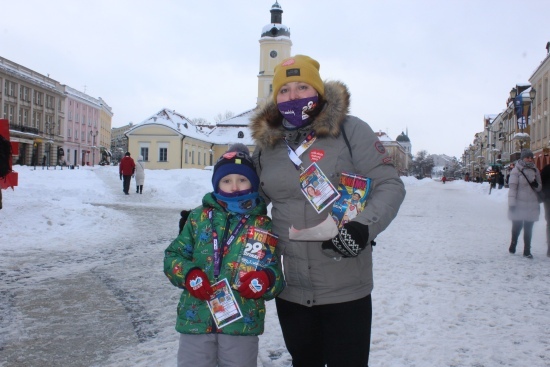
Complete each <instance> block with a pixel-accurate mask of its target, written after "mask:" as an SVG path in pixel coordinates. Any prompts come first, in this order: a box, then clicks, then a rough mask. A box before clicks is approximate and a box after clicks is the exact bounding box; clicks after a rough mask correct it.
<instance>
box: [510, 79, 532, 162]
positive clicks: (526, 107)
mask: <svg viewBox="0 0 550 367" xmlns="http://www.w3.org/2000/svg"><path fill="white" fill-rule="evenodd" d="M525 89H527V87H524V88H523V89H522V90H520V87H519V86H517V85H516V88H512V90H511V91H510V99H512V100H513V101H514V112H515V114H516V119H517V123H518V127H519V128H520V130H521V136H520V137H518V138H517V139H518V140H519V144H520V152H521V150H522V149H523V143H524V141H529V140H530V137H529V136H525V135H524V133H523V129H524V128H526V127H527V125H529V115H530V114H531V106H532V104H533V101H534V100H535V97H536V95H537V91H536V90H535V88H533V87H531V90H530V91H529V101H528V102H526V101H523V98H522V93H521V92H523V91H524V90H525Z"/></svg>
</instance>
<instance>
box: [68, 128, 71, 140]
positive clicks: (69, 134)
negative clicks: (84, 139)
mask: <svg viewBox="0 0 550 367" xmlns="http://www.w3.org/2000/svg"><path fill="white" fill-rule="evenodd" d="M70 137H71V129H67V138H70Z"/></svg>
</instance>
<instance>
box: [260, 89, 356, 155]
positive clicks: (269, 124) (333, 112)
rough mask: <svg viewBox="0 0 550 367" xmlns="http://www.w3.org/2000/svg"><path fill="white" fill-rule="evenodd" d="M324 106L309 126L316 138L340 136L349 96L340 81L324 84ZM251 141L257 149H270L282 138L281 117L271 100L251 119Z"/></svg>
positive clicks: (347, 108)
mask: <svg viewBox="0 0 550 367" xmlns="http://www.w3.org/2000/svg"><path fill="white" fill-rule="evenodd" d="M324 86H325V104H324V106H323V109H322V111H321V112H320V113H319V115H317V117H315V120H313V122H312V123H311V125H309V126H310V127H311V128H312V129H314V130H315V133H316V136H317V137H324V136H333V137H337V136H339V135H340V127H341V125H342V124H343V122H344V120H345V119H346V116H347V115H348V113H349V105H350V98H351V96H350V93H349V91H348V87H347V86H346V85H345V84H344V83H342V82H340V81H328V82H324ZM250 130H251V132H252V138H253V139H254V140H255V141H256V144H257V145H258V146H259V147H260V148H266V147H273V146H274V145H275V144H277V143H278V142H280V141H281V139H282V138H283V137H284V136H285V132H286V130H285V129H284V128H283V126H282V116H281V113H280V112H279V109H278V108H277V104H276V103H275V102H274V101H273V100H272V99H271V98H270V99H269V100H268V102H267V103H266V104H265V105H264V106H262V107H260V108H259V109H258V111H257V112H256V113H255V114H254V116H253V117H252V118H251V122H250Z"/></svg>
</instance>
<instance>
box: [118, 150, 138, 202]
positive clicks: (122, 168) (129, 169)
mask: <svg viewBox="0 0 550 367" xmlns="http://www.w3.org/2000/svg"><path fill="white" fill-rule="evenodd" d="M135 171H136V163H135V162H134V160H133V159H132V157H130V152H126V154H124V158H122V159H121V160H120V163H119V165H118V173H119V175H120V179H121V180H123V181H122V191H124V193H125V194H126V195H130V193H129V192H130V181H131V180H132V176H133V174H134V172H135Z"/></svg>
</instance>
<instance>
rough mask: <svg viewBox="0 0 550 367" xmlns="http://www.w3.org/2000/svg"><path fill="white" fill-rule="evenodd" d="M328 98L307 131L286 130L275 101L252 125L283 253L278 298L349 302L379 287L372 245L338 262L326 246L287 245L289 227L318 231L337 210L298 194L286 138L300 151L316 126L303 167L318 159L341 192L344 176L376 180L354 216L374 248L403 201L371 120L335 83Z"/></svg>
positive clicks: (256, 158)
mask: <svg viewBox="0 0 550 367" xmlns="http://www.w3.org/2000/svg"><path fill="white" fill-rule="evenodd" d="M324 98H325V101H326V103H325V105H324V107H323V109H322V111H321V112H320V113H319V115H317V116H316V118H315V120H314V121H313V122H312V123H311V124H310V125H308V126H307V127H306V128H304V129H300V130H295V131H287V130H285V129H284V128H283V127H282V118H281V116H280V113H279V111H278V109H277V105H276V104H275V102H274V101H272V100H270V101H269V102H268V103H267V104H266V105H265V106H264V107H262V108H261V109H260V110H258V111H257V112H256V114H255V116H254V117H253V118H252V120H251V125H250V127H251V130H252V136H253V138H254V139H255V142H256V145H257V147H256V150H255V151H254V154H253V159H254V161H255V163H256V167H257V171H258V175H259V177H260V193H261V194H262V195H263V196H264V198H265V199H266V201H267V202H268V203H269V202H271V203H272V204H273V206H272V210H271V215H272V224H273V231H274V232H275V233H277V234H278V235H279V242H278V245H277V251H278V255H279V257H280V258H281V263H282V266H283V269H284V275H285V280H286V284H287V285H286V288H285V289H284V290H283V292H282V293H281V294H280V295H279V297H280V298H282V299H284V300H287V301H290V302H294V303H298V304H301V305H304V306H315V305H323V304H331V303H340V302H348V301H353V300H357V299H360V298H363V297H365V296H367V295H369V294H370V293H371V291H372V288H373V274H372V248H371V246H370V245H368V246H367V247H366V248H365V249H364V250H363V251H362V252H361V253H360V255H359V256H357V257H354V258H340V257H338V258H333V257H329V256H327V255H326V254H325V253H323V251H322V249H321V244H322V241H291V240H289V228H290V227H291V226H294V228H296V229H299V230H300V229H304V228H311V227H315V226H316V225H318V224H320V223H321V222H323V221H324V220H326V219H327V216H328V215H329V214H330V212H331V209H332V206H330V207H328V208H326V209H325V210H324V211H322V212H321V213H320V214H318V213H317V212H316V211H315V209H314V208H313V207H312V205H311V204H310V203H309V202H308V201H307V200H306V198H305V196H304V194H303V193H302V191H301V190H300V184H299V175H300V171H299V170H297V169H296V167H295V166H294V164H293V163H292V161H291V160H290V158H289V155H288V152H287V145H286V144H285V142H284V140H283V137H286V139H287V141H288V142H289V144H290V146H291V147H292V148H293V149H296V147H297V146H299V145H300V143H302V141H303V140H304V138H305V137H306V136H307V134H308V133H309V132H310V131H311V129H314V130H315V133H316V137H317V139H316V140H315V142H314V143H313V144H312V145H311V147H309V148H308V149H307V150H306V151H305V152H304V153H303V154H302V155H301V156H300V159H301V160H302V162H303V167H304V168H307V167H308V166H309V165H310V164H311V163H313V162H316V163H317V164H318V165H319V167H320V168H321V170H322V171H323V172H324V174H325V175H326V176H327V177H328V178H329V179H330V181H331V182H332V184H333V185H334V186H335V187H337V185H338V182H339V180H340V174H341V173H342V172H354V173H358V174H361V175H364V176H367V177H369V178H371V179H372V184H373V189H372V191H371V194H370V196H369V199H368V201H367V205H366V207H365V209H364V210H363V211H362V212H361V213H360V214H359V215H358V216H357V217H356V218H355V219H354V220H355V221H358V222H360V223H362V224H365V225H368V229H369V241H368V243H370V241H371V240H374V239H375V238H376V237H377V236H378V234H380V233H381V232H382V231H383V230H385V229H386V227H388V225H389V224H390V223H391V221H392V220H393V219H394V218H395V216H396V215H397V212H398V210H399V207H400V205H401V203H402V202H403V199H404V197H405V188H404V185H403V182H402V181H401V179H400V178H399V175H398V173H397V170H396V169H395V167H394V166H393V164H392V161H391V157H389V156H388V154H387V152H386V150H385V148H384V146H383V145H382V143H380V141H379V140H378V137H377V136H376V134H375V133H374V132H373V131H372V129H371V128H370V126H369V125H368V124H367V123H365V122H364V121H362V120H360V119H359V118H357V117H354V116H350V115H348V111H349V100H350V94H349V92H348V89H347V87H346V86H345V85H344V84H343V83H341V82H337V81H332V82H325V96H324ZM342 129H344V130H345V136H346V137H347V139H348V141H349V146H348V144H347V143H346V140H345V139H344V136H343V134H342ZM328 239H329V238H327V240H328Z"/></svg>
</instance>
